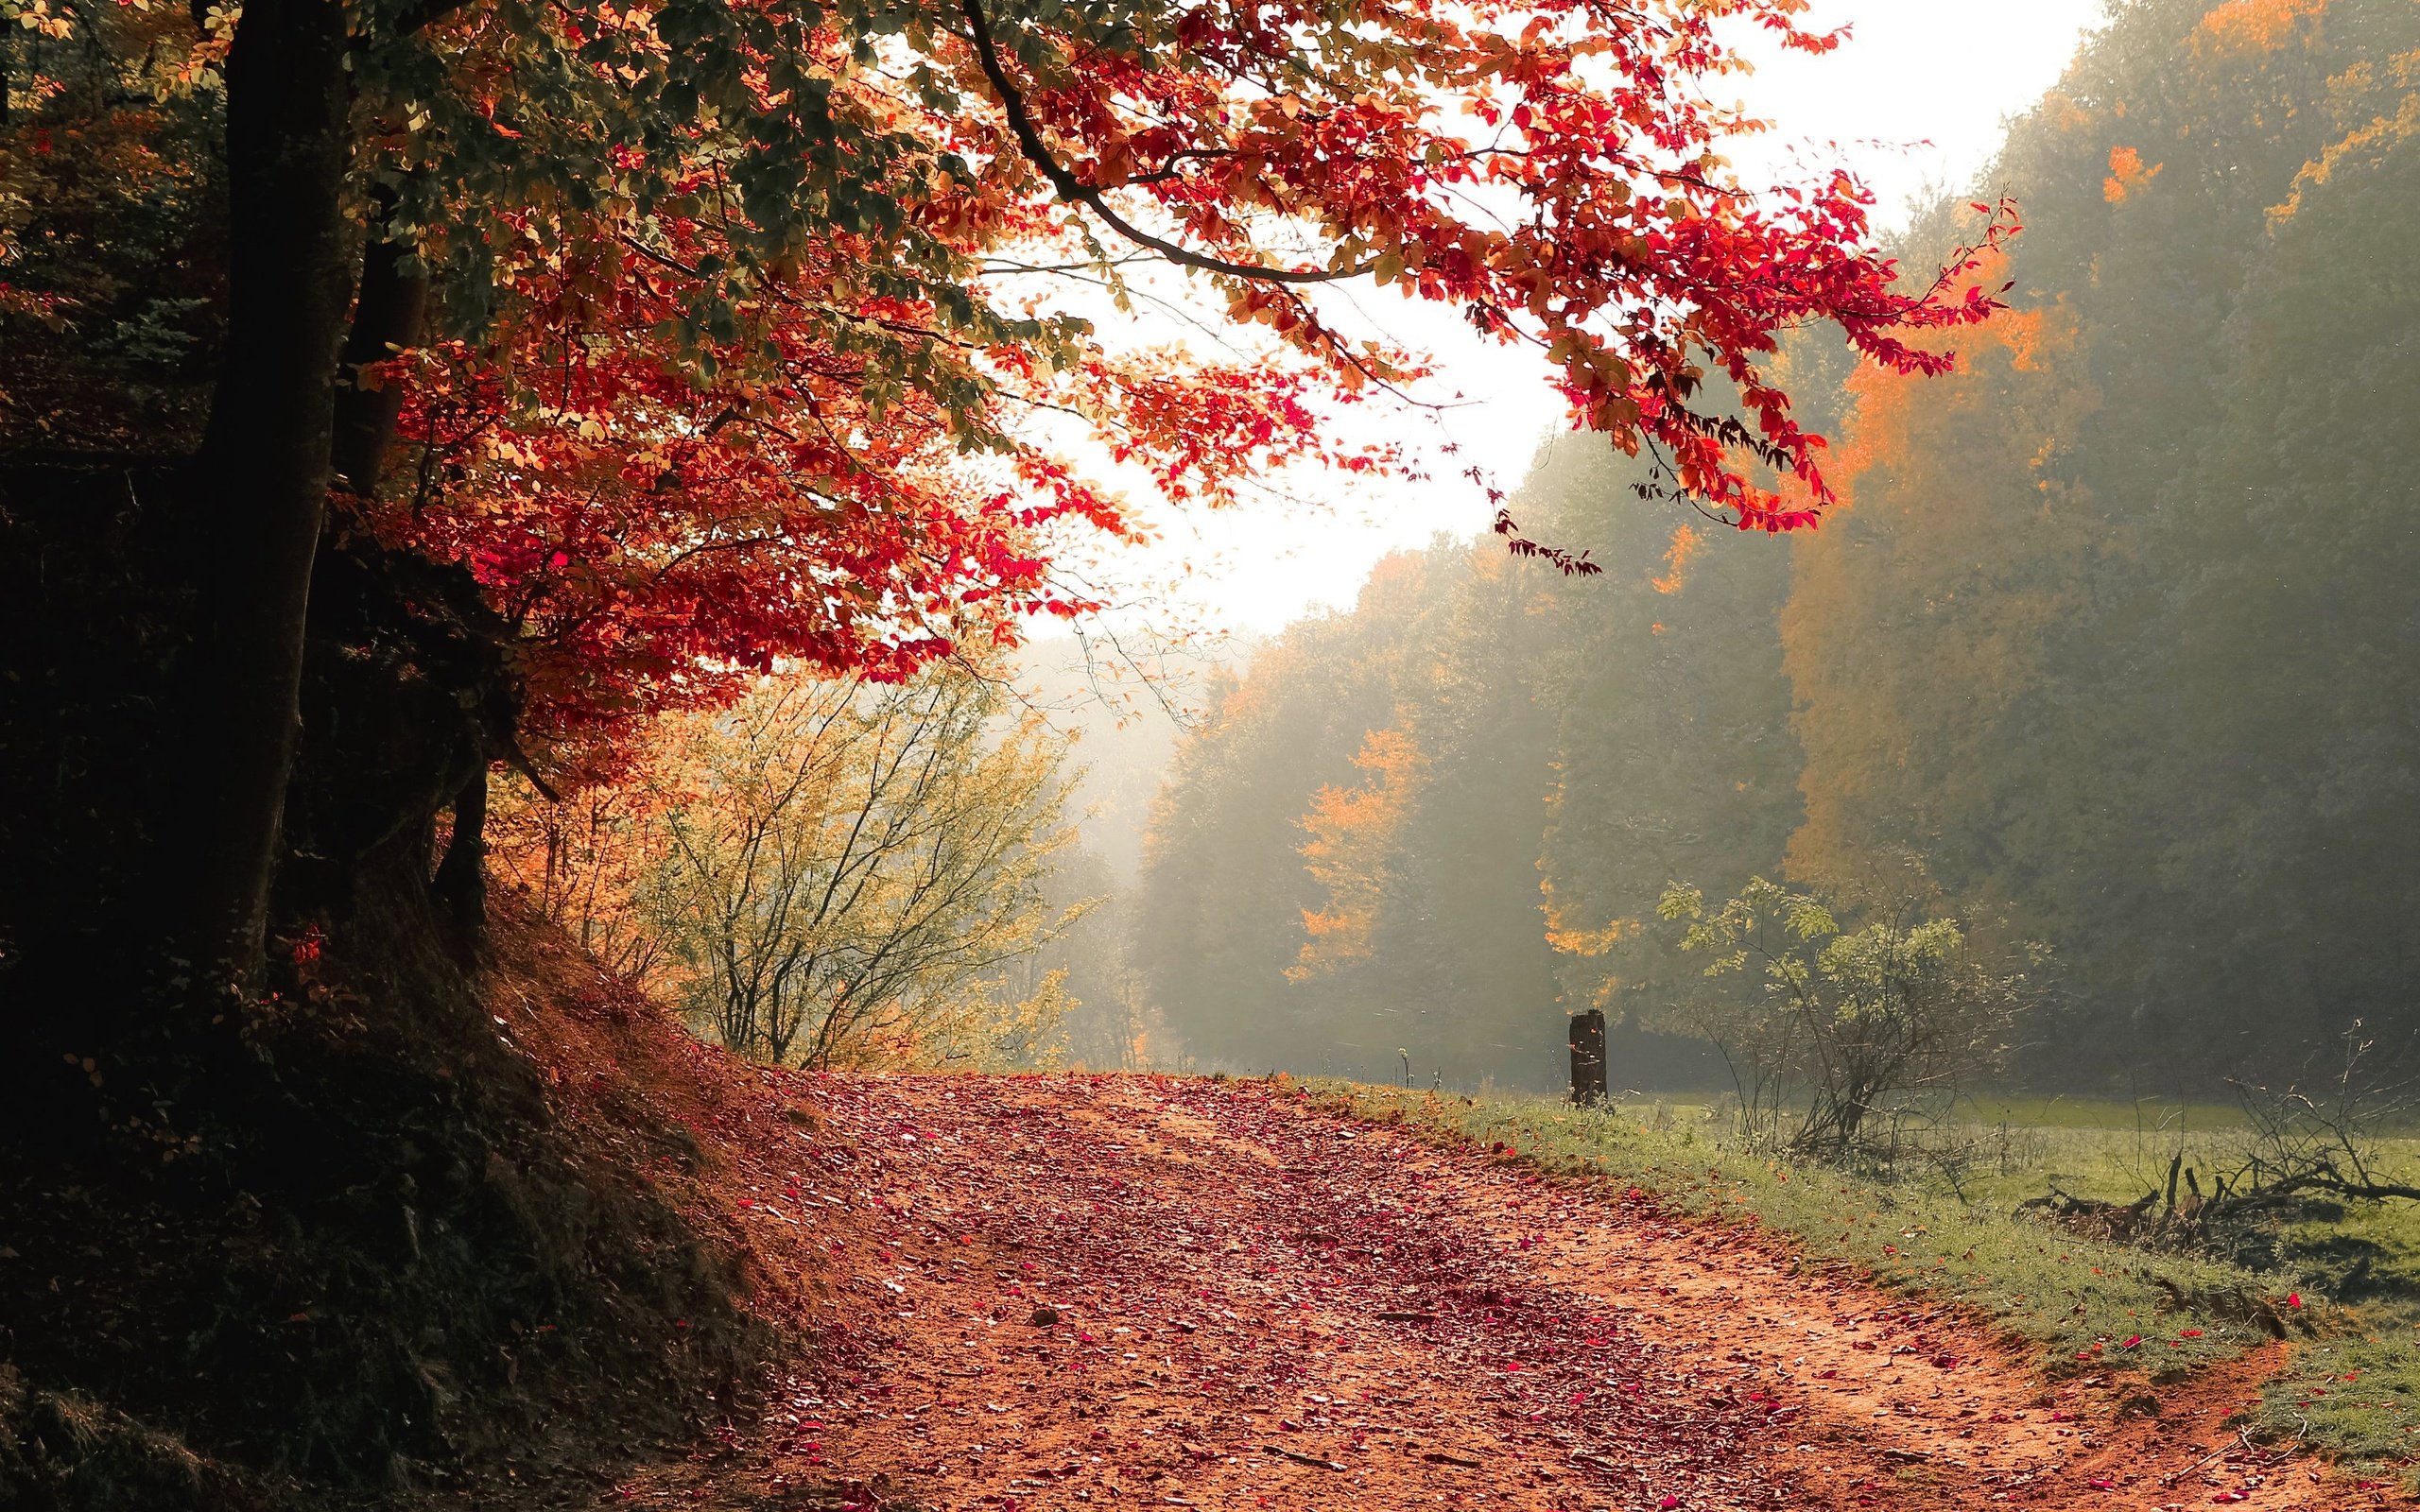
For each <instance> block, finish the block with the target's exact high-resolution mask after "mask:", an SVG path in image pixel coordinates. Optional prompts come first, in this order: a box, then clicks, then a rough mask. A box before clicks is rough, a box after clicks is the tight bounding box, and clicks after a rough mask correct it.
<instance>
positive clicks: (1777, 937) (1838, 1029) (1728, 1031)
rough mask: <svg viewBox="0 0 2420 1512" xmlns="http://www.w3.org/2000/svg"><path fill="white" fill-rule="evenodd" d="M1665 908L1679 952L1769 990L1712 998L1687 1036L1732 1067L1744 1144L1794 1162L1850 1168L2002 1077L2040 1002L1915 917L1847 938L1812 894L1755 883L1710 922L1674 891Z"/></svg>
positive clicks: (1950, 926) (1898, 915)
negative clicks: (1910, 1123) (1893, 1133)
mask: <svg viewBox="0 0 2420 1512" xmlns="http://www.w3.org/2000/svg"><path fill="white" fill-rule="evenodd" d="M1656 911H1657V912H1658V913H1659V914H1660V915H1662V917H1663V918H1664V919H1668V920H1670V921H1674V922H1679V923H1684V924H1685V926H1686V927H1685V930H1684V932H1683V934H1682V936H1681V942H1680V943H1681V949H1683V950H1685V951H1692V952H1703V953H1706V954H1710V955H1711V956H1712V957H1713V958H1712V960H1711V962H1710V963H1709V964H1708V965H1707V967H1706V969H1705V975H1706V976H1707V977H1708V978H1712V979H1716V980H1720V979H1723V978H1727V977H1741V978H1745V977H1747V976H1748V975H1749V973H1751V972H1752V971H1753V972H1754V973H1755V975H1756V976H1757V977H1759V978H1761V980H1758V981H1756V982H1755V983H1754V984H1753V985H1750V984H1749V983H1747V982H1746V981H1744V980H1743V981H1742V982H1741V983H1739V984H1738V985H1739V987H1740V988H1744V990H1732V991H1722V992H1713V993H1709V994H1707V995H1705V996H1704V997H1703V998H1702V999H1701V1000H1700V1001H1699V1003H1698V1005H1696V1007H1695V1009H1694V1014H1693V1017H1694V1022H1692V1023H1691V1024H1690V1025H1689V1027H1690V1028H1691V1029H1692V1030H1693V1031H1694V1032H1696V1033H1698V1034H1700V1035H1702V1036H1703V1037H1704V1038H1705V1039H1707V1040H1712V1041H1713V1042H1714V1044H1715V1046H1716V1048H1717V1049H1718V1050H1720V1052H1721V1054H1722V1057H1723V1059H1724V1061H1725V1062H1726V1063H1727V1064H1728V1065H1729V1066H1730V1068H1731V1072H1732V1076H1733V1078H1734V1081H1735V1083H1736V1085H1737V1088H1738V1091H1739V1100H1740V1121H1741V1129H1742V1132H1743V1133H1744V1134H1746V1135H1747V1136H1748V1137H1749V1138H1750V1140H1751V1141H1752V1142H1754V1143H1758V1144H1761V1145H1764V1146H1766V1147H1768V1148H1774V1149H1781V1150H1786V1151H1788V1152H1789V1153H1790V1154H1793V1155H1799V1156H1806V1157H1810V1158H1813V1159H1818V1160H1831V1161H1842V1160H1850V1159H1853V1158H1855V1157H1856V1156H1858V1154H1860V1153H1866V1152H1870V1151H1871V1150H1872V1148H1873V1140H1872V1132H1871V1131H1872V1129H1873V1127H1874V1125H1876V1123H1878V1122H1883V1121H1888V1122H1890V1123H1891V1124H1892V1125H1893V1126H1894V1127H1895V1126H1896V1125H1898V1124H1899V1123H1900V1121H1901V1120H1902V1119H1904V1118H1905V1117H1906V1116H1908V1115H1910V1114H1917V1115H1926V1114H1929V1113H1933V1112H1937V1111H1940V1110H1943V1109H1945V1108H1946V1106H1947V1105H1948V1103H1949V1102H1951V1101H1953V1100H1954V1099H1955V1097H1956V1095H1957V1092H1958V1091H1959V1090H1960V1089H1961V1088H1962V1087H1963V1086H1965V1085H1968V1084H1969V1083H1970V1082H1971V1081H1972V1080H1974V1079H1975V1078H1977V1077H1979V1076H1982V1075H1985V1074H1989V1073H1991V1072H1993V1071H1995V1070H1997V1068H1998V1067H1999V1065H2000V1064H2001V1062H2002V1060H2003V1058H2004V1057H2005V1056H2006V1054H2007V1051H2008V1041H2009V1036H2010V1033H2011V1031H2012V1029H2013V1028H2014V1025H2015V1023H2016V1021H2017V1020H2018V1018H2019V1017H2020V1016H2021V1015H2022V1014H2023V1012H2024V1011H2025V1009H2026V1007H2027V1005H2028V1004H2029V1002H2030V1000H2031V996H2032V988H2031V984H2030V982H2029V981H2028V979H2027V977H2026V975H2025V974H2024V973H2023V972H2021V971H1998V970H1996V969H1994V968H1992V967H1989V966H1987V965H1985V964H1984V963H1983V962H1981V961H1979V960H1978V959H1977V958H1976V956H1975V954H1974V953H1973V952H1972V951H1971V949H1970V948H1969V945H1968V942H1967V938H1966V936H1965V933H1964V931H1963V930H1962V929H1961V928H1960V927H1959V924H1958V922H1957V921H1956V920H1955V919H1921V920H1918V919H1914V918H1913V910H1911V909H1905V908H1902V909H1898V910H1893V911H1892V912H1891V913H1889V914H1888V915H1887V916H1886V917H1884V918H1882V919H1878V920H1876V922H1873V923H1870V924H1867V925H1865V926H1864V927H1863V928H1860V929H1858V930H1855V931H1843V930H1842V928H1841V925H1840V923H1839V921H1838V920H1837V919H1835V918H1834V916H1833V913H1832V910H1831V909H1830V908H1828V907H1827V906H1825V905H1824V903H1823V902H1821V901H1819V900H1818V899H1817V898H1816V897H1815V896H1814V895H1812V894H1810V893H1804V892H1793V891H1791V890H1789V888H1786V887H1784V886H1782V885H1779V884H1778V883H1772V882H1768V881H1766V880H1765V879H1764V878H1762V877H1758V878H1755V879H1753V880H1752V881H1750V882H1749V884H1748V885H1747V886H1746V887H1745V888H1743V889H1742V890H1741V891H1740V893H1739V895H1738V896H1737V897H1736V898H1733V899H1730V900H1729V901H1727V902H1723V903H1721V904H1720V905H1719V906H1717V907H1715V908H1713V909H1711V910H1709V909H1708V908H1707V907H1706V904H1705V897H1704V894H1703V892H1702V891H1700V890H1699V889H1698V888H1696V887H1692V886H1688V885H1684V884H1681V883H1674V884H1672V885H1669V886H1668V887H1667V888H1666V889H1665V892H1664V896H1663V899H1662V901H1661V902H1659V903H1658V905H1657V910H1656Z"/></svg>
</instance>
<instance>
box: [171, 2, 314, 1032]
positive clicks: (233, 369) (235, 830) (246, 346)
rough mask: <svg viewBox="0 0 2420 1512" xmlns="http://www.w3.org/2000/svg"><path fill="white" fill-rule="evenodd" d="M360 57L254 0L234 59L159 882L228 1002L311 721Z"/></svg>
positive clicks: (253, 934)
mask: <svg viewBox="0 0 2420 1512" xmlns="http://www.w3.org/2000/svg"><path fill="white" fill-rule="evenodd" d="M345 47H346V31H345V17H344V9H343V7H342V5H341V4H340V3H339V0H247V4H246V5H245V7H244V9H243V14H242V18H241V19H240V20H239V21H238V22H237V23H236V26H235V35H234V41H233V46H232V48H231V50H230V53H229V57H228V60H227V169H228V215H229V239H228V321H227V337H226V348H225V355H224V365H223V368H222V369H221V372H220V375H219V381H218V387H217V390H216V396H215V397H214V399H213V401H212V404H211V413H210V421H209V426H208V429H207V431H206V433H205V435H204V438H203V442H202V448H201V453H200V455H199V457H198V458H197V459H196V464H195V471H194V483H195V488H196V492H197V500H196V502H197V504H198V505H199V507H200V510H201V512H202V515H203V517H204V518H205V519H206V520H207V521H208V528H209V531H210V537H211V547H212V550H211V557H210V559H209V560H207V561H206V562H203V563H201V564H199V570H200V571H201V573H202V574H203V575H204V585H203V593H204V608H203V620H202V629H201V635H200V643H199V647H198V649H199V668H198V672H199V675H198V676H197V677H195V678H194V679H190V681H189V682H188V684H187V689H186V694H187V696H188V697H189V698H190V700H191V704H190V707H189V714H188V723H187V728H188V729H189V730H191V732H192V737H193V739H192V748H191V749H189V750H184V751H181V752H179V753H178V759H179V760H181V761H184V762H186V763H189V764H190V767H189V769H190V772H191V775H192V778H193V780H194V790H193V791H192V792H191V793H190V795H189V797H188V799H187V800H186V801H185V802H183V803H182V805H181V812H180V813H178V814H177V815H176V816H174V819H175V827H176V829H177V831H178V832H179V833H176V834H175V835H174V836H173V838H172V842H171V844H172V850H171V852H170V855H169V857H168V860H167V863H166V867H165V868H164V869H165V872H166V881H167V885H168V887H169V889H170V892H169V896H168V897H167V898H166V899H165V900H164V908H165V913H166V917H167V919H169V920H170V921H171V928H172V929H174V930H175V932H176V934H177V936H179V937H178V938H177V940H176V941H175V944H176V946H177V948H178V949H179V953H180V954H182V956H183V957H184V958H185V959H186V960H187V961H188V962H190V963H191V964H192V965H193V966H194V967H196V968H198V969H199V972H200V973H201V979H202V980H203V981H204V982H205V983H207V984H213V985H215V984H218V983H238V984H241V983H251V982H253V981H256V980H257V978H258V975H259V971H260V965H261V958H262V950H263V943H264V942H263V932H264V930H265V929H266V927H267V919H268V892H269V883H270V876H271V871H272V868H273V867H274V863H275V856H276V851H277V839H278V832H279V824H280V820H281V817H282V815H283V810H284V803H285V791H286V782H287V779H288V776H289V775H290V773H291V770H292V766H293V761H294V748H295V740H296V735H297V732H298V729H299V726H300V722H301V716H300V713H299V705H298V690H299V685H300V679H301V676H302V656H303V638H304V629H305V622H306V610H307V609H308V606H309V602H310V593H311V563H312V556H313V553H314V551H315V550H316V548H317V546H318V544H319V539H320V522H321V517H322V515H323V513H324V511H325V507H326V497H327V489H328V467H329V460H328V459H329V455H330V447H331V443H332V439H333V430H334V419H335V402H336V366H337V346H338V343H339V342H340V341H341V340H342V338H343V335H344V323H345V314H346V310H347V307H348V305H349V304H350V302H351V300H350V295H351V289H350V286H349V285H350V282H351V280H350V272H351V268H350V263H351V255H350V254H351V245H350V243H351V238H350V237H349V235H348V233H347V228H346V224H345V219H344V214H343V191H344V181H345V174H346V170H347V167H348V165H349V162H350V156H351V134H350V126H349V121H348V115H349V109H350V91H349V89H348V87H347V75H346V72H345V69H344V55H345Z"/></svg>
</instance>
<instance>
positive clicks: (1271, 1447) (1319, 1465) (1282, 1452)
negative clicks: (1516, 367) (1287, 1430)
mask: <svg viewBox="0 0 2420 1512" xmlns="http://www.w3.org/2000/svg"><path fill="white" fill-rule="evenodd" d="M1260 1448H1261V1452H1263V1453H1265V1454H1274V1455H1276V1456H1277V1457H1278V1458H1279V1459H1290V1460H1292V1461H1293V1462H1294V1463H1295V1464H1297V1465H1308V1466H1309V1467H1311V1468H1312V1469H1319V1470H1340V1469H1344V1467H1343V1466H1341V1465H1339V1464H1338V1463H1337V1462H1336V1461H1334V1460H1332V1459H1321V1458H1319V1457H1318V1456H1316V1455H1312V1454H1297V1453H1295V1452H1293V1451H1292V1450H1290V1449H1284V1448H1281V1447H1279V1446H1278V1445H1275V1444H1263V1445H1261V1446H1260Z"/></svg>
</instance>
